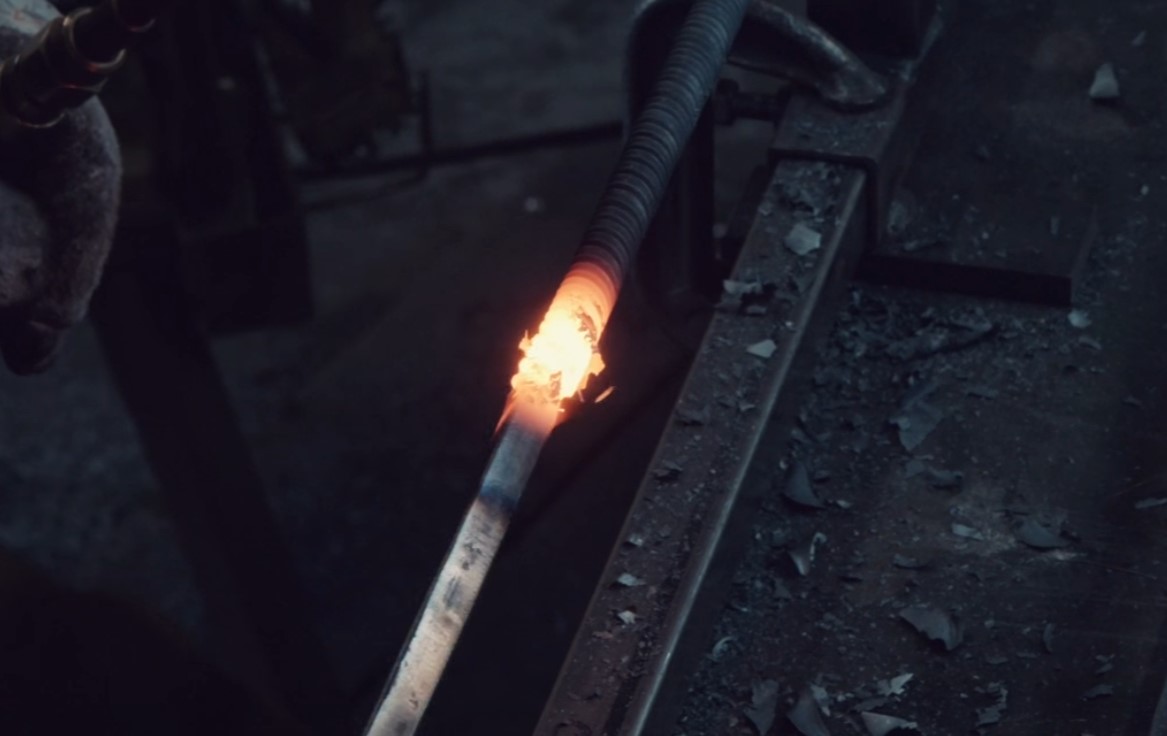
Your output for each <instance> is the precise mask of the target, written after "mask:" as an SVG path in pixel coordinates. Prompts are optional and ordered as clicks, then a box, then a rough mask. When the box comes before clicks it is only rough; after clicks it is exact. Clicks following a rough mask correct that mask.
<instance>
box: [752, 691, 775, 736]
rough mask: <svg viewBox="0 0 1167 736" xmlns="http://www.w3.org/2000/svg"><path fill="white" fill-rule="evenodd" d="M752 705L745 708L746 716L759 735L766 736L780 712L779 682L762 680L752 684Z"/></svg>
mask: <svg viewBox="0 0 1167 736" xmlns="http://www.w3.org/2000/svg"><path fill="white" fill-rule="evenodd" d="M752 690H753V697H752V705H750V706H749V707H747V708H746V709H745V711H744V712H745V714H746V718H748V719H750V723H752V724H754V728H756V729H757V730H758V736H766V734H768V733H769V732H770V727H771V726H773V725H774V719H775V717H776V714H777V712H778V683H777V682H775V681H774V680H762V681H760V682H755V683H754V684H753V685H752Z"/></svg>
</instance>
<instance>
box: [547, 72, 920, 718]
mask: <svg viewBox="0 0 1167 736" xmlns="http://www.w3.org/2000/svg"><path fill="white" fill-rule="evenodd" d="M902 94H903V90H902V89H901V90H899V94H897V96H896V97H895V99H894V101H893V103H892V104H890V105H889V106H887V107H885V108H882V109H880V110H877V111H874V112H870V113H865V114H863V115H842V114H840V113H836V112H831V111H829V110H826V109H824V108H822V107H821V106H820V105H817V104H814V103H811V102H808V101H807V100H806V99H805V98H798V99H796V100H795V101H794V103H792V107H791V110H790V111H789V112H788V115H787V122H785V123H784V125H783V128H782V129H780V131H779V134H778V139H779V141H780V142H782V141H792V140H795V139H797V140H801V141H802V142H803V144H804V145H806V146H809V147H813V148H823V149H825V148H829V147H834V148H839V147H840V144H839V143H838V141H840V140H843V141H848V142H849V144H850V145H849V148H850V149H851V150H852V153H853V154H854V155H856V156H858V155H859V154H861V153H862V154H866V155H867V156H869V157H871V158H883V157H884V155H885V154H887V152H888V150H889V149H890V148H892V142H893V134H894V133H895V132H896V129H897V123H898V121H899V116H900V114H901V113H902V110H903V106H902ZM782 145H789V144H788V143H782ZM868 177H869V174H868V173H866V171H864V170H863V169H853V168H847V167H844V166H843V165H841V164H825V163H802V162H797V163H796V162H783V163H779V164H778V166H777V168H776V170H775V174H774V176H773V178H772V179H771V182H770V186H769V187H768V189H767V193H766V196H765V198H764V201H763V203H762V205H761V208H760V210H759V212H760V214H759V216H758V217H757V218H756V220H755V222H754V226H753V228H752V230H751V233H750V235H749V237H748V238H747V241H746V244H745V246H744V248H743V252H742V256H741V258H740V259H739V261H738V264H737V266H736V268H735V270H734V274H733V275H732V276H731V277H730V278H732V279H735V280H741V281H756V280H758V281H762V282H763V283H772V284H775V285H779V286H785V285H786V284H788V283H791V282H792V281H793V282H796V283H801V284H804V291H803V292H802V293H801V295H799V296H798V298H797V299H796V301H795V302H794V303H793V304H792V305H790V306H789V307H783V306H781V305H778V304H772V305H770V309H771V310H772V314H771V315H770V316H768V317H767V318H762V319H759V318H757V317H749V316H746V315H743V314H725V313H720V314H718V315H716V316H715V317H714V319H713V322H712V323H711V325H710V328H709V330H708V332H707V334H706V337H705V341H704V343H703V345H702V348H701V351H700V352H699V354H698V357H697V359H696V361H695V362H694V365H693V367H692V369H691V371H690V375H689V378H688V380H687V382H686V386H685V388H684V389H683V390H682V394H681V397H682V398H681V402H680V404H679V405H678V411H686V412H690V413H691V412H692V411H694V410H700V411H705V412H707V416H708V417H709V420H708V421H707V422H706V423H705V424H704V426H697V427H694V426H691V422H690V423H681V422H674V423H673V424H672V425H671V426H670V428H669V429H668V430H667V431H666V433H665V435H664V436H663V437H662V439H661V443H660V446H659V448H658V450H657V452H656V455H655V457H654V460H653V463H652V466H651V467H652V468H653V470H652V471H651V472H650V474H649V475H648V477H646V479H645V481H644V482H643V484H642V486H641V489H640V492H639V494H638V496H637V499H636V501H635V502H634V504H633V507H632V510H631V512H630V514H629V516H628V520H627V522H626V524H625V528H624V532H623V535H622V540H624V541H623V543H622V544H620V545H619V546H618V547H617V548H616V549H615V550H614V551H613V553H612V556H611V558H610V561H609V564H608V566H607V569H606V570H605V572H604V577H603V578H602V579H601V580H600V581H599V582H600V584H599V586H598V587H597V590H596V593H595V595H594V597H593V600H592V603H591V605H590V606H589V610H588V612H587V614H586V615H585V618H584V621H583V623H582V625H581V627H580V629H579V632H578V633H577V636H576V640H575V644H574V645H573V649H572V653H571V655H570V656H569V658H568V660H567V661H566V663H565V665H564V667H563V669H562V671H561V674H560V677H559V681H558V682H557V684H556V687H555V691H554V693H553V694H552V697H551V699H550V700H549V701H548V704H547V707H546V709H545V710H544V713H543V716H542V718H541V720H540V724H539V726H538V728H537V729H536V733H539V734H544V733H562V734H599V733H604V734H611V735H612V736H615V735H616V734H621V735H628V736H631V735H634V734H641V733H658V732H661V733H664V732H667V731H668V726H669V712H670V707H669V704H668V703H667V702H665V701H667V700H668V697H669V696H670V695H671V694H672V693H675V691H676V690H677V687H676V686H677V684H678V682H680V681H681V680H682V679H683V677H684V675H685V673H686V671H687V670H686V665H687V664H689V660H691V659H692V658H693V657H694V654H695V652H696V651H698V648H697V647H694V646H693V645H692V642H691V641H690V639H692V638H693V636H694V634H693V632H694V631H695V630H700V629H701V627H700V626H697V625H695V624H696V623H698V622H700V620H701V619H702V617H703V615H704V608H705V607H707V606H708V605H709V603H710V601H713V600H716V599H718V597H719V591H718V588H719V585H718V583H717V581H715V580H712V579H711V578H710V577H709V576H708V575H707V573H708V572H709V571H710V570H711V569H712V568H713V566H714V564H715V559H719V558H720V557H721V556H723V555H724V554H732V553H731V552H727V550H729V548H730V547H732V546H733V544H732V542H733V539H732V537H733V536H734V535H733V534H727V530H728V529H732V528H733V527H734V523H735V522H734V511H735V508H737V507H738V504H739V502H740V501H741V499H742V497H743V494H744V492H745V490H744V489H746V487H747V485H748V473H747V471H748V469H749V468H750V464H751V463H750V461H751V459H752V458H753V455H754V452H755V450H756V448H757V446H758V443H759V441H760V439H761V437H762V435H763V432H764V431H767V430H768V428H769V431H778V430H775V429H774V428H775V427H781V426H782V422H783V417H784V416H786V415H788V414H789V413H790V409H789V407H790V406H792V405H793V402H792V401H791V399H792V397H795V396H797V394H798V387H799V384H800V377H801V370H800V369H801V368H802V367H803V366H805V364H806V362H807V361H808V360H809V356H811V355H812V353H813V347H814V345H815V342H816V339H817V337H818V336H819V335H820V334H821V333H822V332H824V331H825V328H826V327H827V326H829V320H830V319H831V318H832V317H833V309H832V305H833V302H834V300H835V297H837V295H838V294H839V292H840V290H841V288H842V287H843V286H844V285H845V284H846V282H847V280H848V278H849V276H850V274H851V272H852V271H853V269H854V265H855V263H856V262H857V260H858V257H859V254H860V253H861V252H862V250H863V247H864V245H865V243H866V240H867V237H866V227H865V224H866V223H865V219H866V217H865V216H866V213H867V209H866V207H865V206H864V204H865V196H864V190H865V187H867V186H868V185H869V182H868V181H867V179H868ZM831 182H836V183H835V184H834V185H832V184H831ZM810 185H813V186H816V187H819V188H822V187H827V188H832V187H833V192H832V195H831V198H830V201H826V202H823V208H824V209H823V212H822V213H821V214H820V216H819V218H818V219H819V221H818V222H814V223H812V224H813V225H814V226H815V227H817V228H818V229H820V231H821V235H822V246H821V248H820V249H819V250H818V251H817V252H816V253H814V254H813V255H812V256H806V257H800V256H797V255H795V254H794V253H793V252H791V251H790V250H789V249H787V248H785V247H784V246H783V242H784V238H785V237H786V235H787V234H788V233H789V231H790V229H791V227H792V226H793V224H794V223H795V222H796V221H802V220H803V219H806V218H808V215H807V214H805V213H800V214H799V215H798V216H797V217H796V216H795V215H794V212H793V210H794V207H793V206H792V205H791V204H790V201H789V198H790V194H789V193H790V192H799V191H801V190H805V189H807V188H808V186H810ZM827 212H830V213H831V214H830V215H829V216H828V215H826V213H827ZM767 339H769V340H773V341H774V342H775V352H774V354H773V355H772V356H771V357H770V358H769V359H767V360H764V361H763V360H761V359H759V358H757V357H754V356H751V355H747V353H746V347H747V346H750V345H753V344H756V343H762V342H763V341H765V340H767ZM674 476H675V477H674ZM727 541H728V543H727ZM622 573H628V574H631V575H633V576H635V577H636V578H638V579H640V580H643V581H645V582H646V583H647V585H645V586H640V587H634V588H627V587H619V586H612V585H611V583H612V582H613V581H614V580H615V579H616V577H617V576H619V575H620V574H622ZM616 613H623V614H625V615H624V616H623V617H622V618H617V616H616V615H614V614H616ZM628 614H631V615H628ZM697 636H698V638H699V634H698V635H697Z"/></svg>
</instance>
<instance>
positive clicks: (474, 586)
mask: <svg viewBox="0 0 1167 736" xmlns="http://www.w3.org/2000/svg"><path fill="white" fill-rule="evenodd" d="M747 4H748V0H698V2H696V3H694V5H693V7H692V9H691V10H690V12H689V14H688V15H687V16H686V18H685V22H684V23H683V24H682V26H681V28H680V30H679V32H678V33H677V35H676V37H675V40H674V42H673V47H672V50H671V51H670V52H669V55H668V59H667V60H666V62H665V64H664V66H663V68H662V70H661V73H660V76H659V78H658V80H657V82H656V85H655V88H654V92H653V94H652V96H651V98H650V99H649V100H648V102H647V104H646V105H645V106H644V109H643V111H641V112H640V114H639V115H638V116H637V117H636V122H635V124H634V125H633V127H632V130H631V132H630V135H629V137H628V140H627V141H626V143H625V146H624V149H623V151H622V152H621V155H620V159H619V161H618V162H617V164H616V168H615V171H614V172H613V173H612V176H611V177H610V179H609V181H608V184H607V186H606V188H605V191H604V194H603V195H602V197H601V199H600V203H599V206H598V208H597V210H596V212H595V214H594V215H593V216H592V219H591V221H590V223H589V226H588V228H587V230H586V231H585V232H584V236H583V242H582V244H581V246H580V248H579V250H578V251H577V253H576V256H575V259H574V261H573V263H572V266H571V268H570V269H569V271H568V273H567V276H566V277H565V278H564V281H563V283H562V284H561V285H560V287H559V290H558V291H557V293H556V297H555V299H554V300H553V301H552V306H551V309H550V310H549V311H548V316H547V318H546V319H545V320H544V324H543V325H542V326H541V328H540V332H539V333H537V334H536V335H535V336H534V338H533V339H532V340H531V342H530V343H529V344H528V345H527V346H525V348H524V349H525V350H526V351H527V357H526V358H525V359H524V361H523V363H520V372H519V373H518V374H516V380H515V382H514V384H513V388H514V392H513V393H512V401H511V403H510V405H509V407H508V411H507V413H506V414H504V416H503V419H502V420H501V422H500V432H499V440H498V445H497V446H496V450H495V453H494V454H493V455H492V457H491V460H490V463H489V464H488V466H487V470H486V473H485V475H484V477H483V482H482V485H481V487H480V489H479V492H478V495H477V496H476V498H475V500H474V502H473V503H472V504H471V507H470V509H469V511H468V512H467V515H466V517H465V519H464V521H463V525H462V527H461V529H460V531H459V533H458V536H457V537H456V538H455V541H454V545H453V546H452V548H451V551H450V553H449V555H448V556H447V558H446V561H445V563H444V564H443V566H442V570H441V572H440V573H439V575H438V577H437V579H436V580H435V583H434V587H433V588H432V589H431V591H430V594H429V596H428V598H427V602H426V604H425V606H424V607H423V609H422V611H421V614H420V615H419V617H418V619H417V622H416V624H415V626H414V630H413V631H412V633H411V634H410V637H409V639H408V640H407V642H406V644H405V647H404V648H403V650H402V653H401V656H400V658H399V659H398V661H397V664H396V665H395V667H394V669H393V671H392V673H391V674H390V677H389V682H388V684H387V686H386V688H385V692H384V694H383V696H382V698H381V701H380V702H379V703H378V705H377V707H376V709H375V711H374V714H373V716H372V718H371V720H370V722H369V725H368V727H367V730H366V734H368V735H369V736H408V734H412V733H414V732H415V731H416V729H417V727H418V725H419V723H420V721H421V718H422V716H423V715H424V713H425V709H426V707H427V706H428V705H429V702H430V699H431V698H432V696H433V692H434V690H435V689H436V687H437V684H438V680H439V679H440V677H441V674H442V671H443V670H444V668H445V665H446V662H447V661H448V659H449V656H450V653H451V652H452V650H453V647H454V645H455V644H456V643H457V639H458V635H459V634H460V633H461V629H462V625H463V623H464V621H465V619H466V617H467V616H468V615H469V612H470V610H471V608H472V607H473V605H474V602H475V599H476V598H477V595H478V590H479V589H480V587H481V584H482V580H483V579H484V577H485V575H486V572H487V571H488V569H489V566H490V563H491V561H492V560H493V558H494V554H495V552H496V551H497V549H498V546H499V545H500V544H501V542H502V537H503V533H504V532H505V530H506V526H507V522H508V521H509V519H510V516H511V514H512V513H513V508H514V506H515V505H516V504H517V503H518V500H519V498H520V496H521V494H522V491H523V489H524V487H525V485H526V482H527V479H528V478H529V476H530V473H531V471H532V470H533V469H534V465H535V462H536V460H537V458H538V455H539V452H540V451H541V450H542V448H543V444H544V442H545V440H546V438H547V436H548V435H549V434H550V432H551V429H552V428H553V426H554V424H555V422H556V421H557V419H558V413H559V406H560V403H561V401H562V396H563V395H564V394H566V395H571V394H572V393H574V392H575V391H576V390H578V388H579V386H580V385H581V382H580V380H581V379H582V378H584V377H585V376H586V373H587V371H588V370H589V365H588V364H587V363H588V362H592V363H594V359H595V357H596V356H595V355H594V354H593V353H591V351H590V350H589V351H586V352H587V353H588V354H586V355H582V356H579V357H581V358H582V359H583V361H584V364H583V365H575V366H571V367H572V370H573V372H578V373H579V377H578V378H576V377H573V378H572V379H570V380H569V379H568V378H567V377H566V373H558V374H555V373H552V374H549V375H547V376H546V379H547V383H546V385H542V386H539V385H529V384H528V383H527V382H526V379H527V377H528V375H529V374H528V373H525V372H524V371H525V369H524V364H525V363H527V362H528V361H532V362H533V363H534V365H535V366H536V367H538V366H539V360H538V356H536V355H535V354H534V353H533V352H532V350H533V349H534V348H537V347H538V345H539V340H540V338H541V337H542V336H543V330H544V329H545V328H546V327H547V324H548V322H550V321H551V320H552V318H553V317H554V316H556V315H558V317H560V318H564V317H566V318H567V319H568V320H573V321H574V322H575V324H572V325H568V327H567V332H568V333H569V334H570V333H572V332H575V333H576V337H577V338H578V337H579V333H581V332H585V333H586V334H587V337H588V342H590V346H591V348H594V346H595V345H596V344H597V343H598V341H599V339H600V336H601V335H602V333H603V330H604V327H605V325H606V323H607V320H608V317H609V316H610V315H611V310H612V308H613V306H614V305H615V302H616V299H617V297H618V295H619V293H620V289H621V287H622V286H623V283H624V281H625V278H626V277H627V275H628V272H629V270H630V268H631V266H632V263H633V261H634V259H635V257H636V251H637V249H638V248H639V246H640V243H641V241H642V239H643V238H644V234H645V231H646V230H647V229H648V224H649V221H650V220H651V218H652V216H653V214H654V213H655V212H656V209H657V207H658V205H659V203H660V200H661V197H662V196H663V195H664V192H665V188H666V186H667V184H668V181H669V177H670V176H671V174H672V172H673V169H674V167H675V166H676V164H677V161H678V159H679V158H680V156H681V152H682V150H683V147H684V144H685V142H686V141H687V140H688V138H689V136H690V135H692V133H693V129H694V127H695V126H696V125H697V118H698V117H699V116H700V114H701V111H702V110H703V109H705V104H706V102H707V100H708V99H709V97H710V95H711V94H712V92H713V89H714V86H715V85H716V83H717V79H718V76H719V74H720V71H721V67H722V66H723V64H724V63H725V59H726V55H727V54H728V52H729V48H730V45H731V44H732V42H733V39H734V37H735V36H736V35H737V32H738V29H739V28H740V26H741V22H742V19H743V17H744V16H745V11H746V6H747ZM557 307H558V308H559V311H558V312H557V309H556V308H557ZM561 326H562V325H561ZM542 373H544V371H538V372H536V373H535V375H539V374H542ZM468 543H469V546H467V544H468Z"/></svg>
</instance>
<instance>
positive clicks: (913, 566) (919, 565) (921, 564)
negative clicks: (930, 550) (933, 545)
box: [891, 554, 928, 570]
mask: <svg viewBox="0 0 1167 736" xmlns="http://www.w3.org/2000/svg"><path fill="white" fill-rule="evenodd" d="M891 564H892V565H894V566H896V567H898V568H900V569H901V570H923V569H924V568H926V567H928V561H927V560H919V559H916V558H915V557H906V556H904V555H901V554H896V555H895V556H894V557H892V558H891Z"/></svg>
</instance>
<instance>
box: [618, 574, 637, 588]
mask: <svg viewBox="0 0 1167 736" xmlns="http://www.w3.org/2000/svg"><path fill="white" fill-rule="evenodd" d="M616 585H618V586H619V587H621V588H639V587H640V586H642V585H644V581H643V580H641V579H640V578H638V577H636V576H635V575H633V574H631V573H627V572H625V573H621V574H620V577H618V578H616Z"/></svg>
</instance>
